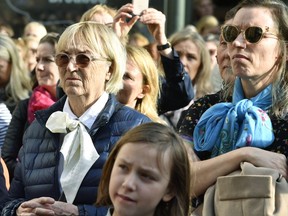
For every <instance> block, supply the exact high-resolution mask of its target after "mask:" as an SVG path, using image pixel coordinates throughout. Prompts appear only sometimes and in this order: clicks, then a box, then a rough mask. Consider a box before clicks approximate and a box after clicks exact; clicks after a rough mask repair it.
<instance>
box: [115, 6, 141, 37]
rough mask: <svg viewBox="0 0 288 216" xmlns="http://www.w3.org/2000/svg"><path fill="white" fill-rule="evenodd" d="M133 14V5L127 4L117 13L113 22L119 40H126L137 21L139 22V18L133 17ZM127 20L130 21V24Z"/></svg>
mask: <svg viewBox="0 0 288 216" xmlns="http://www.w3.org/2000/svg"><path fill="white" fill-rule="evenodd" d="M132 13H133V5H132V4H126V5H124V6H122V7H121V8H120V9H119V10H118V11H117V14H116V15H115V17H114V21H113V30H114V32H115V33H116V34H117V36H118V37H119V38H125V37H126V36H127V35H128V33H129V31H130V30H131V28H132V27H133V26H134V24H135V23H136V22H137V20H139V16H132ZM127 19H129V21H128V22H127Z"/></svg>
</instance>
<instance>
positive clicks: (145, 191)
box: [109, 143, 174, 216]
mask: <svg viewBox="0 0 288 216" xmlns="http://www.w3.org/2000/svg"><path fill="white" fill-rule="evenodd" d="M168 152H169V151H166V152H165V153H164V154H163V157H161V159H160V164H159V163H158V161H157V159H158V158H157V150H156V149H155V148H153V147H152V148H151V145H148V144H138V143H137V144H133V143H127V144H125V145H124V146H123V147H122V148H121V149H120V151H119V153H118V155H117V157H116V160H115V163H114V166H113V169H112V173H111V179H110V184H109V195H110V198H111V200H112V203H113V206H114V213H113V216H116V215H117V216H124V215H125V216H134V215H135V216H136V215H137V216H144V215H145V216H150V215H151V216H152V215H153V214H154V211H155V209H156V206H157V205H158V203H159V202H160V201H161V200H163V201H164V202H167V201H169V200H171V199H172V198H173V196H174V195H173V194H172V193H170V191H169V190H168V184H169V181H170V167H171V163H170V160H169V153H168ZM159 166H160V167H159Z"/></svg>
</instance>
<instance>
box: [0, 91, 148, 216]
mask: <svg viewBox="0 0 288 216" xmlns="http://www.w3.org/2000/svg"><path fill="white" fill-rule="evenodd" d="M65 100H66V96H64V97H62V98H61V99H60V100H59V101H58V102H56V103H55V104H54V105H52V106H51V107H50V108H48V109H47V110H41V111H38V112H36V120H35V121H34V122H33V123H32V124H31V125H30V126H29V127H28V129H27V130H26V132H25V134H24V138H23V147H22V148H21V150H20V153H19V159H20V162H19V163H18V164H17V166H16V169H15V173H14V179H13V181H12V184H11V187H10V191H9V198H10V199H11V202H10V203H8V204H7V205H6V206H5V208H4V209H3V212H2V214H3V213H4V214H7V215H13V214H14V212H15V211H16V209H17V208H18V206H19V205H20V204H21V202H23V201H24V200H30V199H33V198H36V197H42V196H49V197H52V198H54V199H56V200H58V199H59V198H60V196H61V193H60V185H59V179H60V177H59V175H58V165H59V158H60V148H61V144H62V143H61V142H60V140H59V139H60V135H59V134H57V133H56V134H54V133H51V132H50V131H49V130H48V129H47V128H46V127H45V124H46V121H47V120H48V118H49V116H50V115H51V114H52V113H53V112H55V111H62V110H63V106H64V103H65ZM149 121H150V119H149V118H148V117H146V116H144V115H143V114H141V113H139V112H137V111H135V110H133V109H131V108H128V107H126V106H123V105H121V104H120V103H119V102H117V101H116V99H115V97H114V96H113V95H110V96H109V100H108V102H107V104H106V105H105V108H104V109H103V110H102V111H101V113H100V114H99V116H98V117H97V119H96V120H95V122H94V124H93V126H92V128H91V129H90V130H89V134H90V136H91V138H92V140H93V142H94V144H95V148H96V149H97V152H98V153H99V155H100V157H99V158H98V160H97V161H96V162H95V163H94V165H93V166H92V167H91V169H90V170H89V171H88V173H87V174H86V176H85V178H84V180H83V182H82V184H81V186H80V188H79V190H78V193H77V195H76V198H75V200H74V203H73V204H74V205H77V206H78V209H79V212H80V215H97V211H99V209H96V207H94V206H92V205H93V204H94V203H95V201H96V197H97V189H98V185H99V181H100V177H101V173H102V168H103V165H104V163H105V161H106V160H107V157H108V155H109V152H110V151H111V149H112V148H113V146H114V144H115V142H116V141H117V140H118V139H119V138H120V136H122V135H123V134H124V133H125V132H126V131H128V130H129V129H131V128H133V127H135V126H137V125H140V124H142V123H145V122H149ZM97 129H98V130H97ZM75 177H76V178H77V176H75ZM105 212H107V210H106V211H105ZM98 215H99V214H98Z"/></svg>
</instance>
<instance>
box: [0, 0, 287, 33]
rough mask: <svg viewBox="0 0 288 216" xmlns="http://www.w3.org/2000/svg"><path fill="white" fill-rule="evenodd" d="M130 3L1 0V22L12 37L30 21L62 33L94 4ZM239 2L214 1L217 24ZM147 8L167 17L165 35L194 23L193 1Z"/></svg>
mask: <svg viewBox="0 0 288 216" xmlns="http://www.w3.org/2000/svg"><path fill="white" fill-rule="evenodd" d="M139 1H141V0H139ZM286 1H288V0H286ZM129 2H131V0H1V1H0V10H1V13H0V23H6V24H9V25H11V26H12V28H13V29H14V32H15V36H14V37H20V36H21V35H22V32H23V27H24V25H25V24H26V23H28V22H29V21H32V20H33V21H39V22H42V23H43V24H44V25H45V26H46V27H47V29H48V31H56V32H59V33H61V32H62V31H63V30H64V29H65V28H66V27H67V26H68V25H70V24H72V23H74V22H77V21H79V19H80V17H81V15H82V14H83V13H84V12H85V11H86V10H88V9H89V8H91V7H92V6H94V5H95V4H107V5H109V6H111V7H114V8H120V7H121V6H122V5H124V4H126V3H129ZM238 2H239V0H213V4H214V15H215V16H216V17H217V18H218V19H219V21H220V23H221V22H222V21H223V19H224V15H225V13H226V11H227V10H229V9H230V8H232V7H233V6H234V5H236V4H237V3H238ZM150 7H154V8H156V9H157V10H160V11H162V12H163V13H165V14H166V16H167V23H169V25H167V35H170V34H172V33H173V32H175V31H177V30H179V29H181V28H183V27H184V26H186V25H189V24H193V23H192V22H193V21H192V17H193V0H150ZM138 28H139V29H142V31H145V30H143V26H141V24H138ZM136 30H137V29H136Z"/></svg>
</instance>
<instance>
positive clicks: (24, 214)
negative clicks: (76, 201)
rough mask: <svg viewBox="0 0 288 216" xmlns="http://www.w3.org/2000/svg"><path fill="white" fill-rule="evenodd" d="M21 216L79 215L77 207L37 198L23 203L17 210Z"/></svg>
mask: <svg viewBox="0 0 288 216" xmlns="http://www.w3.org/2000/svg"><path fill="white" fill-rule="evenodd" d="M17 215H21V216H50V215H51V216H52V215H53V216H65V215H79V212H78V208H77V206H75V205H73V204H69V203H65V202H60V201H55V200H54V199H53V198H50V197H40V198H35V199H32V200H29V201H26V202H23V203H22V204H21V205H20V206H19V208H18V209H17Z"/></svg>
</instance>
